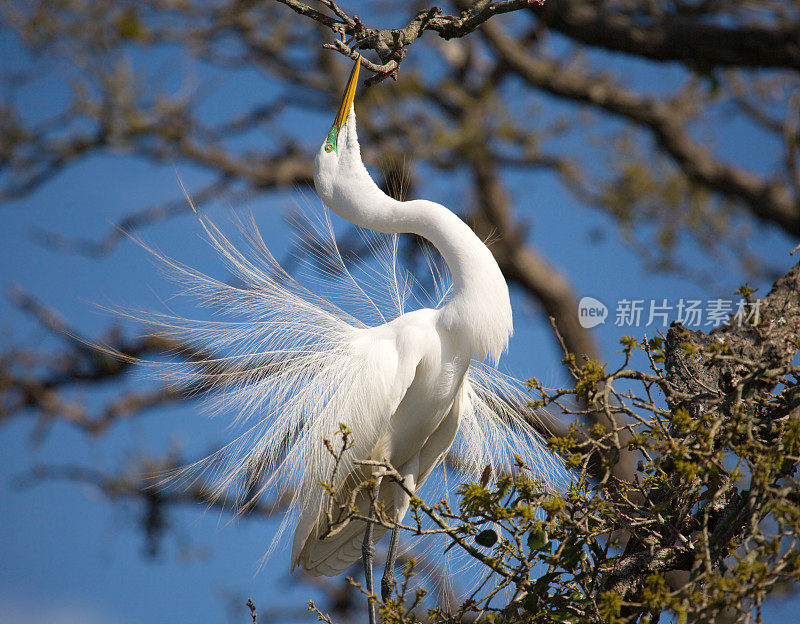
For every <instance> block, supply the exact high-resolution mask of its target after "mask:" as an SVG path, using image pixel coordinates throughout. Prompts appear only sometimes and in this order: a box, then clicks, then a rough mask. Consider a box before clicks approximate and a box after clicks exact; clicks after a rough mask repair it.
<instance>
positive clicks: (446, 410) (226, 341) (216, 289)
mask: <svg viewBox="0 0 800 624" xmlns="http://www.w3.org/2000/svg"><path fill="white" fill-rule="evenodd" d="M359 66H360V59H359V60H357V61H356V63H355V66H354V67H353V70H352V73H351V75H350V79H349V82H348V84H347V88H346V89H345V93H344V97H343V99H342V102H341V105H340V107H339V111H338V113H337V115H336V118H335V121H334V123H333V126H332V128H331V130H330V132H329V133H328V135H327V138H326V139H325V141H324V142H323V144H322V146H321V147H320V149H319V152H318V153H317V156H316V159H315V165H314V182H315V186H316V189H317V192H318V194H319V196H320V198H321V199H322V201H323V202H324V203H325V204H326V205H327V206H328V207H329V208H330V209H331V210H332V211H333V212H335V213H336V214H338V215H339V216H341V217H343V218H344V219H347V220H348V221H350V222H351V223H354V224H356V225H357V226H360V227H363V228H367V229H369V230H373V231H375V232H381V233H384V234H391V235H395V234H397V233H414V234H417V235H419V236H422V237H424V238H425V239H427V240H428V241H430V243H431V244H432V245H433V246H434V247H435V248H436V249H437V250H438V251H439V253H440V254H441V256H442V258H443V259H444V261H445V262H446V264H447V266H448V267H449V270H450V273H451V276H452V286H451V290H450V292H449V295H448V296H447V297H446V300H445V301H444V302H443V304H442V305H440V306H438V307H432V308H423V309H417V310H413V311H410V312H407V313H402V312H403V310H402V304H401V303H400V302H398V306H397V307H398V315H397V317H396V318H393V319H390V320H388V321H387V322H381V323H380V324H377V325H368V324H366V323H363V322H361V321H360V320H359V319H357V318H355V317H354V316H352V315H350V314H348V313H346V312H344V311H343V310H342V309H341V308H339V307H337V306H335V305H334V304H332V303H331V302H330V301H327V300H325V299H324V298H322V297H320V296H318V295H316V294H315V293H313V292H311V291H309V290H307V289H306V288H304V287H303V286H301V285H300V284H299V283H298V282H297V281H295V279H294V278H293V277H291V276H290V275H289V274H288V273H286V272H285V271H284V270H283V269H282V268H281V267H280V265H279V264H278V263H277V261H276V260H275V259H274V257H273V256H272V255H271V254H270V252H269V251H268V249H267V247H266V245H265V244H264V243H263V241H262V240H261V238H260V235H259V234H258V230H257V229H256V228H255V225H254V224H252V225H245V226H243V232H244V234H245V235H246V236H247V238H248V239H249V241H250V243H251V246H252V247H253V250H254V252H255V256H250V257H248V256H247V255H245V254H244V253H242V252H240V251H239V250H237V248H236V247H235V246H234V245H233V244H232V243H231V242H230V241H229V240H228V239H227V238H226V237H225V236H224V235H223V234H222V233H221V232H220V231H219V230H218V229H217V228H216V227H215V226H214V225H213V224H211V223H210V222H208V221H207V220H206V219H205V218H204V217H202V216H201V215H199V218H200V220H201V223H202V224H203V226H204V228H205V230H206V233H207V235H208V237H209V239H210V241H211V242H212V244H213V245H214V247H215V248H216V249H217V250H218V252H219V253H220V254H221V256H222V257H223V258H224V259H225V260H226V263H227V265H228V267H229V269H231V271H232V272H233V273H234V275H235V276H236V277H237V278H238V280H239V282H238V283H225V282H221V281H218V280H215V279H213V278H210V277H208V276H206V275H203V274H201V273H199V272H197V271H194V270H193V269H191V268H189V267H186V266H185V265H180V264H178V263H175V262H173V261H169V262H170V263H171V264H172V266H173V268H175V269H177V271H178V274H179V276H180V277H181V278H182V279H184V280H185V281H186V283H187V284H188V290H189V292H190V293H191V294H194V295H198V296H200V297H201V298H202V299H204V300H205V301H206V302H207V303H209V304H212V305H215V306H219V307H223V308H226V309H227V310H228V311H229V312H233V313H235V314H238V315H240V316H243V317H244V319H243V320H242V321H240V322H231V321H228V320H226V321H188V320H185V319H176V318H174V317H168V316H162V317H161V318H160V319H159V321H160V323H161V325H162V326H163V327H164V328H165V331H168V332H170V333H177V334H180V335H181V336H182V337H183V338H187V337H189V338H190V339H193V340H195V341H196V342H198V343H199V344H201V345H203V346H204V347H208V348H210V349H213V350H219V351H226V350H227V351H233V352H234V353H233V354H231V355H229V356H227V357H225V358H222V359H218V360H212V361H207V360H204V361H203V362H202V364H201V365H200V366H199V368H198V369H197V370H196V371H194V374H196V375H199V376H200V377H202V378H203V379H204V380H205V381H206V382H211V383H212V384H214V385H216V386H218V387H221V389H222V390H226V392H222V393H220V394H219V395H218V399H219V401H220V405H221V406H223V407H224V408H225V409H230V408H231V406H232V405H236V404H238V406H239V411H240V413H241V415H242V417H245V416H248V415H256V414H257V415H258V418H257V422H256V424H255V425H253V426H252V427H251V428H250V429H248V430H247V432H246V433H245V434H244V435H243V436H241V437H240V438H238V439H237V440H236V441H235V442H233V443H231V444H230V445H229V446H227V447H225V448H224V449H222V450H220V451H219V452H218V453H216V454H215V455H213V456H212V457H211V458H209V459H207V460H205V461H203V462H200V463H198V464H196V465H194V466H191V467H189V469H188V470H187V472H186V473H185V474H190V473H191V474H197V473H198V472H202V471H205V470H208V469H210V468H211V467H214V468H217V469H219V470H220V471H221V479H220V482H219V490H218V491H219V493H225V492H226V491H227V490H228V489H229V488H230V486H233V485H235V484H237V483H240V482H241V481H242V477H243V476H247V475H252V474H259V475H260V474H268V475H269V477H268V478H267V480H266V482H265V483H264V484H263V487H262V488H260V489H259V488H256V490H257V491H255V492H254V491H253V488H252V487H249V489H248V496H253V495H257V494H258V493H260V492H261V491H263V490H264V489H266V488H269V487H271V486H273V485H278V486H279V487H280V486H282V487H285V488H287V489H291V490H292V491H293V496H294V498H293V503H294V506H295V507H296V508H297V509H298V511H299V518H298V520H297V525H296V528H295V531H294V540H293V546H292V554H291V562H292V569H294V568H295V567H300V568H302V569H303V570H305V571H306V572H307V573H309V574H312V575H329V576H331V575H335V574H338V573H340V572H342V571H344V570H345V569H346V568H348V567H349V566H350V565H351V564H353V563H354V562H355V561H356V560H357V559H358V558H359V557H362V559H363V562H364V567H365V576H366V589H367V591H368V592H370V594H371V593H372V591H373V587H372V557H373V555H372V553H373V544H374V542H375V541H376V540H377V539H379V538H380V537H381V536H382V535H383V534H384V533H385V532H386V529H385V528H384V527H383V526H381V525H375V524H374V523H371V522H370V523H364V522H356V521H353V522H350V523H349V524H345V525H344V526H342V527H338V529H337V531H330V530H329V529H330V527H329V526H328V517H327V516H326V513H325V512H326V509H327V504H328V502H329V501H327V500H326V494H325V493H324V492H323V489H322V488H321V487H320V485H319V484H320V483H321V482H327V481H329V480H330V479H331V478H332V473H333V469H334V466H336V478H335V482H334V483H332V486H333V488H334V489H335V491H336V492H337V493H338V494H337V496H340V497H346V496H349V495H350V493H352V492H355V489H354V488H355V487H356V486H357V485H358V484H360V483H363V482H364V481H366V480H367V479H370V478H371V477H372V478H375V480H376V482H377V486H376V490H375V492H374V496H376V497H377V499H378V500H379V501H380V502H381V503H382V504H383V506H384V509H385V510H386V512H387V513H389V514H390V516H393V517H394V519H395V521H396V522H398V523H399V522H400V521H402V519H403V517H404V515H405V513H406V510H407V508H408V505H409V496H408V495H407V493H406V492H405V490H404V489H403V488H401V487H399V486H398V484H397V483H396V482H393V481H391V480H389V479H385V478H384V479H381V471H380V469H377V468H376V469H375V471H373V472H371V470H372V469H368V468H365V467H364V465H363V464H359V463H357V462H356V461H355V460H374V461H377V462H388V463H389V464H391V465H392V466H393V467H394V468H396V469H397V470H398V471H399V473H400V474H401V475H402V479H403V482H404V483H405V485H406V486H407V488H408V489H409V490H410V491H412V492H413V491H416V490H417V489H418V488H419V487H420V486H421V485H422V483H423V482H424V481H425V480H426V479H427V478H428V477H429V475H430V474H431V472H432V471H433V469H434V468H435V467H436V466H437V465H438V464H439V463H440V462H441V461H442V459H443V457H444V455H445V454H446V453H447V452H448V450H449V449H450V448H451V445H453V443H454V440H458V442H457V450H458V452H459V454H460V456H461V460H462V464H463V465H464V466H466V469H467V470H468V471H471V472H472V473H473V476H476V475H478V474H480V473H481V471H482V469H483V468H484V467H485V466H486V465H491V466H493V467H495V468H496V469H498V470H508V469H510V468H511V466H512V465H513V463H514V457H515V455H520V456H522V457H523V458H524V459H526V460H527V462H528V464H529V465H530V466H531V467H532V468H533V469H534V470H536V471H537V474H538V476H539V477H540V478H542V479H543V480H545V481H548V482H552V481H553V479H554V476H553V475H555V474H557V472H558V470H557V469H556V468H555V464H554V462H553V460H552V458H551V457H550V455H549V454H548V453H547V451H546V450H544V447H543V445H542V444H541V442H540V439H539V437H538V436H537V434H536V433H535V432H534V430H533V429H532V428H531V427H530V425H529V424H528V423H527V422H526V421H525V420H524V419H523V418H522V417H521V416H520V414H519V410H518V408H519V405H520V404H523V405H524V402H525V396H524V394H523V393H522V391H521V390H520V389H519V388H518V387H517V386H515V385H514V384H513V383H510V382H509V380H508V379H507V378H505V377H504V376H503V375H502V374H500V373H499V372H498V371H497V370H496V369H494V368H492V367H490V366H488V365H484V364H482V363H481V362H482V361H483V360H484V359H486V358H491V359H492V360H494V361H495V362H496V361H497V360H498V358H499V357H500V355H501V353H502V352H503V351H504V350H505V348H506V346H507V343H508V339H509V337H510V335H511V333H512V318H511V304H510V300H509V291H508V286H507V285H506V282H505V279H504V278H503V275H502V273H501V271H500V268H499V267H498V265H497V262H496V261H495V259H494V257H493V256H492V253H491V252H490V251H489V249H488V248H487V247H486V245H484V243H483V242H482V241H481V240H480V239H479V238H478V237H477V236H476V235H475V233H474V232H473V231H472V230H471V229H470V228H469V226H467V225H466V224H465V223H464V222H463V221H462V220H461V219H460V218H459V217H457V216H456V215H455V214H453V213H452V212H450V211H449V210H448V209H447V208H445V207H444V206H442V205H440V204H437V203H434V202H431V201H426V200H412V201H404V202H401V201H397V200H395V199H392V198H391V197H389V196H387V195H386V194H384V193H383V192H382V191H381V190H380V189H379V188H378V186H377V185H376V184H375V183H374V182H373V180H372V179H371V178H370V175H369V173H368V172H367V169H366V168H365V166H364V164H363V163H362V161H361V154H360V148H359V143H358V137H357V135H356V116H355V112H354V109H353V99H354V96H355V91H356V85H357V81H358V74H359ZM323 238H324V236H323ZM319 244H321V245H324V246H325V247H326V249H327V257H328V261H329V262H333V263H335V264H336V266H335V267H333V268H334V269H335V270H334V271H332V272H334V273H337V274H338V275H339V276H340V277H342V283H343V284H344V286H345V287H346V288H349V292H350V293H351V294H352V296H353V297H354V298H360V300H361V301H363V302H365V304H366V305H367V306H375V304H374V302H373V300H372V299H371V298H370V297H369V296H367V294H366V292H365V289H364V288H362V287H361V286H360V285H359V284H358V283H357V281H356V280H354V279H353V278H352V276H351V274H350V273H349V272H348V270H347V268H346V266H345V263H344V261H343V260H342V258H341V256H340V255H339V253H338V249H337V248H336V245H335V241H333V239H332V238H331V239H329V240H328V241H327V242H326V241H322V242H320V243H319ZM331 259H332V260H331ZM390 275H391V276H390V277H389V278H388V279H387V280H386V284H383V286H385V287H386V288H387V289H389V290H394V291H395V293H397V292H399V290H400V289H399V286H398V283H397V277H396V272H395V269H394V266H392V269H391V271H390ZM379 286H380V284H379ZM375 309H377V307H375ZM340 424H343V425H345V426H346V427H347V428H348V429H349V430H350V431H351V435H352V440H353V444H354V446H353V448H352V449H350V450H349V451H348V452H347V453H346V454H344V455H343V456H342V457H341V458H340V460H339V464H338V465H337V464H336V460H335V459H334V458H333V457H332V456H331V453H329V452H328V451H327V450H326V448H325V446H324V445H323V442H322V441H323V439H325V438H327V439H329V440H330V439H332V437H333V436H334V434H335V432H336V430H337V429H338V428H339V426H340ZM244 481H247V479H244ZM249 485H250V486H252V483H250V484H249ZM372 499H373V495H371V494H370V493H369V492H366V491H364V490H363V489H362V490H360V493H359V494H358V495H357V497H356V504H357V506H358V508H359V511H360V513H361V514H362V515H371V513H372V508H373V506H372V504H371V502H372ZM365 524H366V526H365ZM284 526H285V525H284ZM397 535H398V531H397V528H395V529H394V530H393V531H392V539H391V543H390V547H389V557H388V560H387V564H386V568H385V572H384V577H383V582H382V594H383V596H384V597H386V595H387V593H388V592H389V591H390V588H391V584H392V565H393V562H394V558H395V555H396V546H397ZM369 617H370V622H374V618H375V614H374V605H373V603H372V602H371V601H370V606H369Z"/></svg>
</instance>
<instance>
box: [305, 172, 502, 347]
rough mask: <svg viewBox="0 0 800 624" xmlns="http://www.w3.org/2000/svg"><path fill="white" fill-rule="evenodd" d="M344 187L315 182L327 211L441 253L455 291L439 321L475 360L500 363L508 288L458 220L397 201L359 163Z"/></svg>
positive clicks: (435, 207) (418, 203)
mask: <svg viewBox="0 0 800 624" xmlns="http://www.w3.org/2000/svg"><path fill="white" fill-rule="evenodd" d="M353 160H355V159H353ZM347 165H348V167H347V169H348V175H347V176H345V177H346V180H347V183H346V184H345V183H337V182H338V180H340V179H341V177H340V176H337V179H334V180H330V184H328V183H327V182H328V181H326V180H324V179H320V180H317V191H318V192H319V194H320V196H321V197H322V199H323V200H324V201H325V203H326V204H327V205H328V207H329V208H330V209H331V210H333V211H334V212H335V213H337V214H338V215H339V216H341V217H343V218H344V219H347V220H348V221H350V222H352V223H355V224H356V225H358V226H361V227H364V228H368V229H370V230H375V231H378V232H383V233H386V234H396V233H411V234H417V235H419V236H422V237H423V238H425V239H427V240H429V241H430V242H431V243H432V244H433V246H434V247H436V249H437V250H438V251H439V253H441V255H442V257H443V258H444V261H445V262H446V263H447V266H448V267H449V268H450V273H451V275H452V279H453V291H452V294H451V295H450V298H449V300H448V301H447V303H446V304H445V305H444V306H443V308H442V314H441V320H442V322H443V323H445V325H446V326H447V327H448V328H450V329H452V330H454V331H458V332H459V333H460V334H461V335H463V336H464V338H466V339H467V340H468V341H469V344H470V351H471V355H472V356H473V357H476V358H479V359H483V358H485V357H486V356H487V355H489V356H491V357H492V358H493V359H495V360H496V359H497V358H499V356H500V354H501V353H502V351H503V350H504V349H505V347H506V345H507V343H508V337H509V336H510V335H511V332H512V320H511V303H510V300H509V295H508V286H507V285H506V282H505V279H504V278H503V275H502V273H501V271H500V267H499V266H498V265H497V262H496V261H495V259H494V256H492V253H491V251H489V249H488V248H487V247H486V245H484V244H483V242H482V241H481V240H480V239H479V238H478V237H477V236H476V235H475V233H474V232H473V231H472V229H471V228H470V227H469V226H468V225H467V224H466V223H464V222H463V221H462V220H461V219H460V218H459V217H458V216H456V215H455V214H453V213H452V212H450V211H449V210H448V209H447V208H445V207H444V206H442V205H441V204H437V203H435V202H431V201H427V200H423V199H417V200H411V201H406V202H400V201H397V200H395V199H393V198H391V197H389V196H388V195H386V194H385V193H384V192H383V191H381V190H380V188H378V186H377V185H376V184H375V183H374V182H373V181H372V178H371V177H370V176H369V173H368V172H367V170H366V168H365V167H364V165H363V164H362V163H361V159H360V157H359V158H358V160H357V162H352V161H351V162H349V163H347Z"/></svg>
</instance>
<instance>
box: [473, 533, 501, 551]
mask: <svg viewBox="0 0 800 624" xmlns="http://www.w3.org/2000/svg"><path fill="white" fill-rule="evenodd" d="M475 541H476V542H477V543H478V544H480V545H481V546H485V547H486V548H490V547H492V546H494V545H495V544H496V543H497V531H495V530H494V529H484V530H483V531H481V532H480V533H478V534H477V535H476V536H475Z"/></svg>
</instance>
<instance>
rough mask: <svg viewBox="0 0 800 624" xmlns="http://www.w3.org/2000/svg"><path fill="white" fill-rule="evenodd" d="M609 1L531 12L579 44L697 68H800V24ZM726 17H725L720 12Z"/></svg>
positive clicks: (556, 2)
mask: <svg viewBox="0 0 800 624" xmlns="http://www.w3.org/2000/svg"><path fill="white" fill-rule="evenodd" d="M615 9H616V6H615V5H614V4H612V3H609V2H583V1H580V0H547V2H545V3H543V4H542V5H540V6H534V7H532V8H531V10H532V11H533V12H534V13H535V14H536V15H537V16H538V17H539V19H540V20H541V21H542V23H544V24H546V25H547V27H548V28H551V29H552V30H555V31H558V32H560V33H562V34H564V35H566V36H567V37H569V38H570V39H573V40H574V41H579V42H581V43H584V44H587V45H590V46H598V47H603V48H606V49H608V50H613V51H615V52H625V53H627V54H632V55H635V56H638V57H645V58H649V59H653V60H656V61H681V62H684V63H686V64H688V65H691V66H715V65H718V66H733V67H786V68H790V69H794V70H800V24H797V23H795V24H790V25H777V24H776V25H775V26H772V27H766V26H757V25H753V26H749V25H737V26H730V25H726V24H723V23H722V22H721V20H717V21H712V20H711V18H713V17H715V14H714V13H711V14H710V15H709V18H710V19H708V20H703V19H698V16H697V15H695V14H692V15H687V14H682V13H680V12H675V11H674V10H672V11H670V10H667V11H664V12H661V13H655V12H653V13H649V14H647V13H626V12H624V11H620V10H615ZM719 17H720V18H721V17H723V14H720V16H719Z"/></svg>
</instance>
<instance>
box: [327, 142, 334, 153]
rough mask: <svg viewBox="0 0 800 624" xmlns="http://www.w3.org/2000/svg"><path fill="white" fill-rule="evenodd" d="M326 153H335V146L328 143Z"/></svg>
mask: <svg viewBox="0 0 800 624" xmlns="http://www.w3.org/2000/svg"><path fill="white" fill-rule="evenodd" d="M325 151H326V152H332V151H333V145H331V144H330V143H328V144H327V145H326V146H325Z"/></svg>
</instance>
